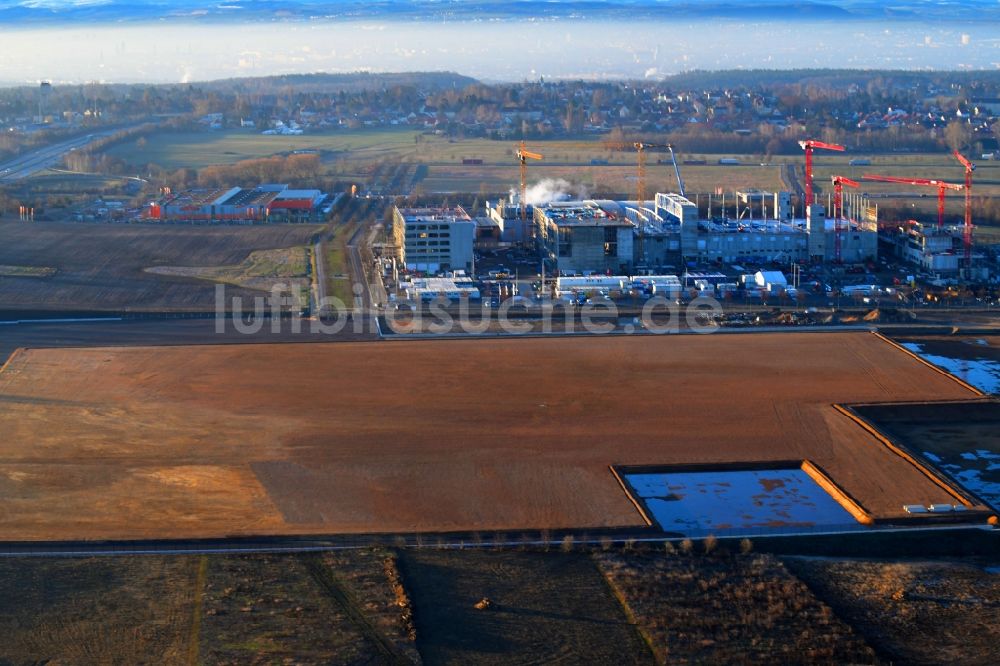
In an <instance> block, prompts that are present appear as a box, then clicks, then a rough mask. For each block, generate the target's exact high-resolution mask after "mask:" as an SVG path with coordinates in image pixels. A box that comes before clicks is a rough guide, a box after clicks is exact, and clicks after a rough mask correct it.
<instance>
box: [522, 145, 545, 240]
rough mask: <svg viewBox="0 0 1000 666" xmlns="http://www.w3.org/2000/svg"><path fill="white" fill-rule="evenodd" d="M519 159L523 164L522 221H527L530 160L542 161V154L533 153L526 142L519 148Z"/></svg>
mask: <svg viewBox="0 0 1000 666" xmlns="http://www.w3.org/2000/svg"><path fill="white" fill-rule="evenodd" d="M517 159H518V161H519V162H520V163H521V202H520V203H521V221H522V222H523V221H524V220H526V219H527V211H528V208H527V206H528V203H527V201H525V199H526V198H527V195H528V160H540V159H542V155H541V154H540V153H533V152H531V151H530V150H528V149H527V148H525V146H524V141H522V142H521V145H520V146H518V147H517Z"/></svg>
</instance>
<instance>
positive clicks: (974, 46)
mask: <svg viewBox="0 0 1000 666" xmlns="http://www.w3.org/2000/svg"><path fill="white" fill-rule="evenodd" d="M738 67H746V68H759V67H765V68H786V67H858V68H902V69H925V68H934V69H958V68H974V69H995V68H997V67H1000V29H998V26H996V25H995V24H985V25H969V24H964V25H963V24H954V25H947V24H944V25H943V24H936V25H921V24H917V23H912V22H911V23H901V24H892V23H887V22H878V23H874V22H858V21H854V22H848V23H842V24H837V23H831V22H824V23H817V24H812V25H810V24H806V23H801V22H795V23H775V22H761V23H748V22H743V21H739V20H714V21H696V22H691V21H687V22H636V23H629V22H606V21H573V20H555V21H516V20H511V21H496V22H468V21H464V22H447V23H445V22H399V21H368V22H366V21H310V22H285V23H282V22H276V23H235V24H223V23H217V24H212V25H205V24H200V25H199V24H184V23H178V22H173V21H172V22H163V23H158V24H136V23H128V24H121V25H84V26H74V25H70V26H51V27H29V28H14V29H11V28H10V27H9V26H8V27H6V28H4V29H2V34H0V81H2V82H3V83H4V84H20V83H33V82H36V81H38V80H41V79H48V80H52V81H54V82H82V81H107V82H134V81H149V82H180V81H198V80H207V79H215V78H224V77H234V76H247V75H267V74H281V73H292V72H295V73H304V72H317V71H330V72H344V71H357V70H362V69H370V70H373V71H407V70H410V71H412V70H453V71H457V72H459V73H462V74H466V75H469V76H474V77H477V78H481V79H485V80H522V79H525V78H537V77H538V76H546V77H550V78H554V77H657V76H663V75H666V74H670V73H675V72H679V71H684V70H688V69H729V68H738Z"/></svg>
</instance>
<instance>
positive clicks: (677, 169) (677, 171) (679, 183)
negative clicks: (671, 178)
mask: <svg viewBox="0 0 1000 666" xmlns="http://www.w3.org/2000/svg"><path fill="white" fill-rule="evenodd" d="M667 148H668V149H670V161H671V162H673V163H674V175H675V176H677V191H678V193H680V195H681V196H682V197H686V196H687V194H685V193H684V179H683V178H681V168H680V167H679V166H677V156H676V155H674V147H673V146H671V145H670V144H669V143H668V144H667Z"/></svg>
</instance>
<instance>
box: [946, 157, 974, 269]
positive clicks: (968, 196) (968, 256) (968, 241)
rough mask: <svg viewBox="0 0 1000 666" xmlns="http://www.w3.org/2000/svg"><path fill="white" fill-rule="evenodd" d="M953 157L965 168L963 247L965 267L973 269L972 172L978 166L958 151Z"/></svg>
mask: <svg viewBox="0 0 1000 666" xmlns="http://www.w3.org/2000/svg"><path fill="white" fill-rule="evenodd" d="M952 155H954V156H955V159H957V160H958V161H959V162H961V163H962V166H964V167H965V226H964V227H962V245H964V246H965V266H966V268H972V172H973V171H975V170H976V165H975V164H973V163H972V162H970V161H969V160H967V159H965V157H963V156H962V153H960V152H958V151H957V150H956V151H955V152H954V153H952Z"/></svg>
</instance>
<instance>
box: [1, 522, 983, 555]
mask: <svg viewBox="0 0 1000 666" xmlns="http://www.w3.org/2000/svg"><path fill="white" fill-rule="evenodd" d="M974 530H975V531H982V532H987V533H989V532H995V531H996V529H995V528H991V527H989V526H988V525H983V524H977V523H961V524H939V525H922V526H893V525H887V526H884V527H882V526H877V527H864V526H861V525H858V526H857V527H854V526H851V527H850V528H848V529H844V530H829V531H828V530H815V531H810V530H799V531H796V530H794V529H788V530H787V531H783V530H781V529H780V528H779V529H774V530H768V529H756V530H746V531H741V530H733V531H732V532H730V533H726V534H720V535H719V536H720V537H721V538H725V539H739V538H742V537H749V538H752V539H753V540H754V542H755V543H759V544H762V545H763V544H766V543H767V539H768V538H769V537H778V538H787V537H811V538H817V537H824V536H838V535H845V534H850V535H855V534H872V533H896V534H900V533H903V534H906V533H908V534H913V535H926V536H931V535H935V534H937V535H940V538H948V537H949V536H951V535H949V534H948V533H949V532H956V533H957V532H965V533H968V532H972V531H974ZM602 533H603V534H602ZM535 534H537V536H534V535H532V534H531V533H530V532H523V531H518V532H510V533H500V536H499V538H497V537H496V536H494V537H491V538H484V537H483V535H482V534H480V533H478V532H458V533H448V534H434V535H426V534H412V533H411V534H375V533H372V534H332V535H326V536H295V535H288V536H272V537H259V538H242V539H241V538H233V539H198V540H189V539H173V540H146V541H102V542H96V543H95V542H93V541H60V542H46V541H38V542H30V543H25V542H7V543H4V542H0V557H89V556H114V555H119V556H121V555H125V556H128V555H226V554H229V555H233V554H245V553H308V552H322V551H332V550H349V549H356V548H371V547H372V546H377V545H382V546H394V547H398V546H405V547H407V548H432V549H435V550H437V549H441V548H449V549H466V548H469V547H470V546H471V547H475V548H501V547H502V548H519V547H540V546H561V545H562V544H563V543H564V538H565V537H566V536H567V535H571V536H573V537H574V538H573V543H574V544H575V545H576V546H582V545H590V546H598V545H600V546H602V547H604V546H606V545H608V544H624V543H626V542H632V543H654V544H659V543H663V542H664V541H679V540H681V539H683V538H685V536H684V535H683V534H680V533H677V532H661V531H659V530H658V529H656V528H655V527H654V528H634V529H627V528H626V529H607V530H600V529H598V530H594V529H563V530H545V531H544V532H537V533H535ZM598 534H600V536H597V535H598ZM691 536H692V537H693V538H695V539H698V538H702V537H704V536H706V535H702V534H698V535H695V534H692V535H691ZM952 538H954V537H953V536H952ZM758 540H760V541H758ZM765 549H766V548H765Z"/></svg>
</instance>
